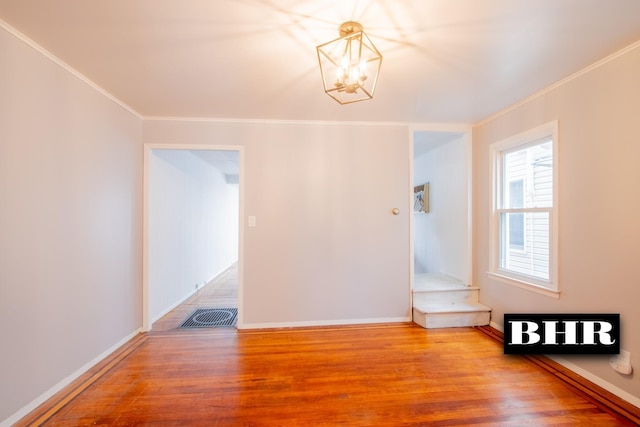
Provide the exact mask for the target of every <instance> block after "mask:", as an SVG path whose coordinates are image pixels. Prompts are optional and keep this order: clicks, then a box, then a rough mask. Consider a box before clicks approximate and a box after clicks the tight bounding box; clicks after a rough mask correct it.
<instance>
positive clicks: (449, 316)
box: [413, 309, 491, 329]
mask: <svg viewBox="0 0 640 427" xmlns="http://www.w3.org/2000/svg"><path fill="white" fill-rule="evenodd" d="M490 320H491V314H490V313H489V312H486V311H478V312H468V313H428V314H427V313H421V312H419V311H417V310H415V309H414V310H413V321H414V322H415V323H417V324H418V325H420V326H422V327H423V328H426V329H436V328H457V327H465V326H484V325H488V324H489V322H490Z"/></svg>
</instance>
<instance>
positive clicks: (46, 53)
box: [0, 19, 143, 120]
mask: <svg viewBox="0 0 640 427" xmlns="http://www.w3.org/2000/svg"><path fill="white" fill-rule="evenodd" d="M0 28H2V29H3V30H5V31H6V32H7V33H9V34H11V35H12V36H14V37H15V38H17V39H18V40H20V41H21V42H23V43H25V44H26V45H27V46H29V47H31V48H32V49H34V50H35V51H37V52H38V53H40V54H41V55H43V56H44V57H45V58H47V59H49V60H50V61H51V62H53V63H54V64H56V65H57V66H59V67H60V68H62V69H64V70H65V71H67V72H68V73H69V74H71V75H72V76H74V77H76V78H77V79H79V80H81V81H83V82H84V83H85V84H87V85H88V86H90V87H91V88H92V89H94V90H95V91H97V92H98V93H100V94H101V95H104V96H105V97H107V98H108V99H109V100H110V101H112V102H113V103H115V104H117V105H118V106H119V107H121V108H123V109H124V110H126V111H128V112H129V113H131V114H133V115H134V116H136V117H137V118H138V119H140V120H142V119H143V117H142V115H141V114H139V113H138V112H137V111H135V110H134V109H133V108H131V107H129V106H128V105H127V104H125V103H124V102H122V101H121V100H120V99H118V98H116V97H115V96H114V95H112V94H111V93H109V92H107V91H106V90H105V89H104V88H102V87H101V86H98V85H97V84H96V83H95V82H93V81H92V80H90V79H89V78H88V77H86V76H85V75H84V74H82V73H80V72H79V71H78V70H76V69H75V68H73V67H72V66H70V65H69V64H67V63H66V62H64V61H63V60H62V59H60V58H58V57H57V56H55V55H54V54H53V53H51V52H49V51H48V50H47V49H45V48H44V47H42V46H40V45H39V44H38V43H36V42H35V41H33V40H31V39H30V38H29V37H27V36H26V35H25V34H23V33H21V32H20V31H18V30H17V29H16V28H14V27H12V26H11V25H9V24H8V23H7V22H5V21H3V20H2V19H0Z"/></svg>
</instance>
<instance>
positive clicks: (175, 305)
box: [151, 288, 202, 326]
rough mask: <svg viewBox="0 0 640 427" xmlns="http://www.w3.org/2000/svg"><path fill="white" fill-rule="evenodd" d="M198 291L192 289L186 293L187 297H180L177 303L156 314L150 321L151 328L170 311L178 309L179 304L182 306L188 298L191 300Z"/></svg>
mask: <svg viewBox="0 0 640 427" xmlns="http://www.w3.org/2000/svg"><path fill="white" fill-rule="evenodd" d="M200 289H202V288H199V289H194V290H193V291H191V292H190V293H188V294H187V295H185V296H184V297H182V298H181V299H180V300H178V301H177V302H175V303H173V304H172V305H170V306H169V307H168V308H166V309H164V310H162V311H161V312H160V314H158V315H157V316H155V317H154V318H152V319H151V326H153V324H154V323H155V322H157V321H158V320H160V319H162V318H163V317H164V316H165V315H166V314H168V313H169V312H170V311H171V310H173V309H174V308H176V307H178V306H179V305H180V304H182V303H183V302H185V301H186V300H188V299H189V298H191V297H192V296H194V295H195V293H196V292H198V291H199V290H200Z"/></svg>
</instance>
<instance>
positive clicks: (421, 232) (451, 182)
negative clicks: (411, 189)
mask: <svg viewBox="0 0 640 427" xmlns="http://www.w3.org/2000/svg"><path fill="white" fill-rule="evenodd" d="M413 174H414V185H420V184H424V183H426V182H429V213H424V214H415V215H414V222H413V234H414V240H413V242H414V271H415V273H416V274H420V273H442V274H447V275H449V276H452V277H455V278H457V279H460V280H463V281H467V280H468V277H469V260H468V246H469V245H468V222H469V220H468V218H469V216H468V215H469V214H468V212H469V211H468V197H469V194H468V172H467V148H466V140H465V139H464V138H462V137H460V138H458V139H455V140H453V141H451V142H448V143H445V144H442V145H438V146H437V147H436V148H434V149H432V150H429V151H427V152H424V153H422V154H420V155H418V156H417V157H416V158H415V159H414V164H413Z"/></svg>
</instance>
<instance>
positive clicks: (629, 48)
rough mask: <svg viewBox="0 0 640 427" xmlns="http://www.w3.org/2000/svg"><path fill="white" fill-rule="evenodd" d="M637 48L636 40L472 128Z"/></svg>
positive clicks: (476, 124) (638, 45) (475, 124)
mask: <svg viewBox="0 0 640 427" xmlns="http://www.w3.org/2000/svg"><path fill="white" fill-rule="evenodd" d="M638 47H640V40H638V41H636V42H634V43H632V44H630V45H629V46H626V47H624V48H622V49H620V50H618V51H616V52H614V53H612V54H611V55H609V56H606V57H604V58H603V59H601V60H599V61H597V62H594V63H593V64H591V65H589V66H587V67H585V68H583V69H582V70H580V71H578V72H575V73H573V74H571V75H570V76H568V77H565V78H564V79H562V80H559V81H558V82H556V83H553V84H552V85H550V86H547V87H546V88H544V89H542V90H540V91H538V92H536V93H534V94H532V95H529V96H528V97H526V98H524V99H522V100H520V101H518V102H516V103H515V104H511V105H510V106H508V107H506V108H504V109H502V110H500V111H498V112H496V113H494V114H492V115H491V116H489V117H487V118H486V119H482V120H480V121H479V122H476V123H474V124H473V127H477V126H483V125H485V124H487V123H489V122H491V121H493V120H495V119H497V118H498V117H500V116H503V115H505V114H507V113H509V112H510V111H513V110H515V109H516V108H518V107H521V106H523V105H525V104H527V103H528V102H531V101H533V100H534V99H536V98H539V97H541V96H543V95H545V94H547V93H549V92H551V91H553V90H555V89H557V88H559V87H560V86H563V85H565V84H567V83H569V82H571V81H573V80H575V79H577V78H579V77H580V76H582V75H584V74H587V73H589V72H591V71H593V70H595V69H597V68H600V67H602V66H603V65H606V64H608V63H609V62H611V61H613V60H615V59H617V58H619V57H621V56H623V55H625V54H627V53H629V52H631V51H632V50H634V49H637V48H638Z"/></svg>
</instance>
